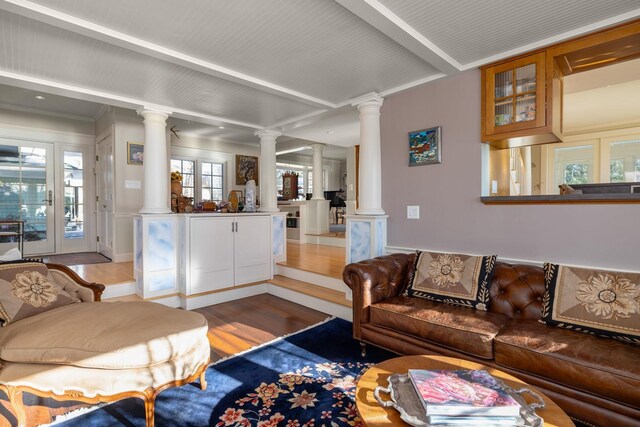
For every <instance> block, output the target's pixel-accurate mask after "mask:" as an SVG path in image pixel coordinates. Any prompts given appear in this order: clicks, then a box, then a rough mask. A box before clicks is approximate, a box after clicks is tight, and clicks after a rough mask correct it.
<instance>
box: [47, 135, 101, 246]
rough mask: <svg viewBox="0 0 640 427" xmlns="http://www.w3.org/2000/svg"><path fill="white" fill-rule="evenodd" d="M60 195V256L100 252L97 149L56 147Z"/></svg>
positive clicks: (57, 219) (57, 203) (58, 242)
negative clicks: (95, 171)
mask: <svg viewBox="0 0 640 427" xmlns="http://www.w3.org/2000/svg"><path fill="white" fill-rule="evenodd" d="M56 149H57V158H58V164H59V165H61V167H58V168H56V174H57V177H56V181H57V183H58V185H57V189H58V191H57V194H58V195H59V197H57V198H56V201H55V208H56V212H59V213H60V214H59V215H56V253H70V252H93V251H95V250H96V238H95V227H94V218H95V216H96V215H95V214H96V212H95V208H94V206H95V205H94V204H93V202H92V200H93V198H94V197H95V196H94V191H93V165H94V162H93V158H94V154H93V147H92V146H87V145H84V146H76V145H60V146H58V147H56Z"/></svg>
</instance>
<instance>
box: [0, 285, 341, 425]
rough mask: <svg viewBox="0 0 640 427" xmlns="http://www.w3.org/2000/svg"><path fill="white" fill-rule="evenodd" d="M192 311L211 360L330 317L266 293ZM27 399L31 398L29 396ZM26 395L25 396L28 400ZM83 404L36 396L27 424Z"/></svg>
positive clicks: (1, 415) (4, 409) (4, 416)
mask: <svg viewBox="0 0 640 427" xmlns="http://www.w3.org/2000/svg"><path fill="white" fill-rule="evenodd" d="M195 311H197V312H199V313H201V314H202V315H203V316H205V317H206V318H207V321H208V323H209V333H208V337H209V343H210V344H211V361H212V362H214V361H216V360H219V359H221V358H223V357H227V356H230V355H233V354H236V353H239V352H241V351H244V350H248V349H250V348H251V347H255V346H257V345H260V344H263V343H266V342H269V341H271V340H273V339H275V338H277V337H280V336H283V335H286V334H290V333H292V332H296V331H299V330H301V329H304V328H306V327H308V326H310V325H313V324H315V323H318V322H321V321H323V320H325V319H326V318H327V317H329V316H328V315H327V314H325V313H321V312H319V311H316V310H312V309H310V308H307V307H304V306H301V305H298V304H295V303H292V302H290V301H287V300H284V299H281V298H278V297H275V296H273V295H269V294H262V295H257V296H254V297H249V298H244V299H240V300H236V301H231V302H227V303H223V304H217V305H212V306H209V307H204V308H200V309H198V310H195ZM210 386H215V385H213V384H211V385H210ZM0 395H2V393H1V392H0ZM27 399H30V396H29V397H27ZM27 399H25V400H26V401H27V402H29V400H27ZM45 404H48V405H50V406H56V407H52V408H47V407H45V406H43V405H45ZM60 405H62V407H60ZM83 406H86V405H82V404H75V403H72V402H66V403H65V402H63V403H55V402H53V404H52V402H51V401H49V402H48V403H47V402H42V400H39V404H37V405H33V406H29V407H28V408H27V420H28V424H27V425H28V426H29V427H32V426H37V425H39V424H44V423H49V422H51V421H52V417H55V416H57V415H60V414H63V413H66V412H69V411H71V410H75V409H78V408H82V407H83ZM7 420H11V421H7ZM11 423H14V424H13V425H15V418H14V417H13V415H12V411H11V409H10V407H9V405H8V402H7V400H6V398H4V396H3V399H2V400H1V401H0V426H9V425H12V424H11Z"/></svg>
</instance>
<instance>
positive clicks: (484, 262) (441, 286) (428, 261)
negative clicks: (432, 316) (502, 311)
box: [406, 251, 496, 311]
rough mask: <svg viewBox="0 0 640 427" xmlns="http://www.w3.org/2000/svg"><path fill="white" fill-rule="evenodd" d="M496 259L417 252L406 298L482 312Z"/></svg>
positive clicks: (487, 298) (486, 300)
mask: <svg viewBox="0 0 640 427" xmlns="http://www.w3.org/2000/svg"><path fill="white" fill-rule="evenodd" d="M495 262H496V256H495V255H492V256H470V255H463V254H448V253H437V252H420V251H418V256H417V257H416V263H415V268H414V270H415V272H414V274H413V278H412V280H411V282H410V283H409V286H408V287H407V292H406V295H407V296H412V297H418V298H426V299H429V300H432V301H439V302H444V303H448V304H454V305H461V306H464V307H468V308H475V309H477V310H482V311H486V310H487V307H488V305H489V283H490V280H491V272H492V270H493V266H494V265H495Z"/></svg>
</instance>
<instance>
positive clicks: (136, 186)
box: [124, 180, 142, 190]
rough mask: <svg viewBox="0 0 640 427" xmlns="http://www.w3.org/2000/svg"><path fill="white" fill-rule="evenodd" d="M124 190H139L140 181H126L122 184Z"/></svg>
mask: <svg viewBox="0 0 640 427" xmlns="http://www.w3.org/2000/svg"><path fill="white" fill-rule="evenodd" d="M124 188H131V189H134V190H139V189H140V188H142V182H141V181H135V180H126V181H125V182H124Z"/></svg>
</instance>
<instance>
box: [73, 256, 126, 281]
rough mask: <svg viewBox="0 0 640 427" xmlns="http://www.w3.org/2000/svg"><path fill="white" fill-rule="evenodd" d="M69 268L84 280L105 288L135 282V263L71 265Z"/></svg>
mask: <svg viewBox="0 0 640 427" xmlns="http://www.w3.org/2000/svg"><path fill="white" fill-rule="evenodd" d="M69 268H70V269H72V270H73V271H75V272H76V273H78V275H79V276H80V277H82V278H83V279H84V280H86V281H88V282H94V283H102V284H103V285H105V286H108V285H112V284H115V283H126V282H133V281H134V278H133V261H129V262H107V263H104V264H81V265H70V266H69Z"/></svg>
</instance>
